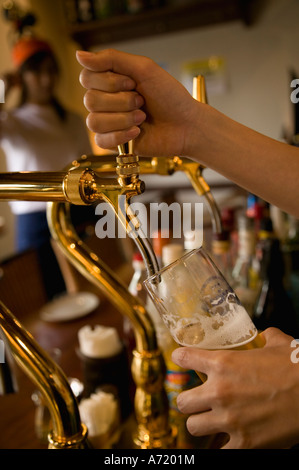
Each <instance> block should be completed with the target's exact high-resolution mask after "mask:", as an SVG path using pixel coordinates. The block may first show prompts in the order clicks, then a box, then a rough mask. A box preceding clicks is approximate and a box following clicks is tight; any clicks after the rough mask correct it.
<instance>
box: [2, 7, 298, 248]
mask: <svg viewBox="0 0 299 470" xmlns="http://www.w3.org/2000/svg"><path fill="white" fill-rule="evenodd" d="M23 3H28V4H29V3H31V4H32V7H33V9H34V11H36V13H37V14H38V16H39V19H40V22H39V26H38V31H39V32H40V34H42V35H43V36H45V37H47V38H48V39H49V40H51V41H52V42H53V45H54V47H55V50H56V52H57V55H58V57H59V59H60V63H61V67H62V80H61V83H60V87H59V96H60V97H61V98H62V99H63V101H64V102H65V104H66V105H69V106H71V107H72V108H73V109H75V110H77V111H79V112H82V113H83V114H84V113H85V111H84V109H83V105H82V97H83V90H82V89H81V86H80V84H79V83H78V76H79V72H80V67H79V65H77V63H76V61H75V50H76V49H77V47H78V46H77V45H76V44H74V43H73V42H72V41H71V40H69V38H68V37H67V34H66V29H65V24H64V16H63V9H62V1H61V0H51V1H48V0H31V2H30V0H23ZM267 4H268V7H267V9H266V10H265V12H264V13H263V15H262V16H261V18H260V20H259V21H258V23H257V24H256V25H254V26H253V27H251V28H247V27H245V26H244V25H243V24H242V23H241V22H232V23H229V24H224V25H217V26H212V27H206V28H201V29H198V30H197V29H193V30H189V31H183V32H180V33H173V34H169V35H162V36H155V37H152V38H145V39H141V40H138V41H136V40H134V41H123V42H121V43H117V44H108V45H107V47H108V46H111V47H116V48H119V49H122V50H125V51H127V52H132V53H137V54H143V55H147V56H149V57H152V58H153V59H154V60H156V61H158V62H159V63H162V64H164V65H165V66H166V67H167V69H168V70H169V72H170V73H171V74H173V75H174V76H175V77H176V78H178V79H179V80H181V79H182V76H183V74H182V64H183V63H184V62H186V61H189V60H197V59H201V58H206V57H209V56H210V55H220V56H223V57H224V58H225V59H226V62H227V74H228V83H229V88H228V90H227V91H226V92H225V93H223V94H221V95H215V96H210V97H209V101H210V104H212V105H213V106H215V107H216V108H217V109H219V110H220V111H222V112H224V113H225V114H227V115H229V116H230V117H231V118H233V119H236V120H238V121H240V122H242V123H243V124H245V125H248V126H249V127H252V128H254V129H256V130H257V131H259V132H262V133H264V134H267V135H269V136H271V137H273V138H275V139H280V138H281V137H282V131H283V128H284V127H289V126H290V124H292V122H291V118H292V115H291V102H290V99H289V96H290V92H291V89H290V77H289V73H288V71H289V68H290V67H294V68H295V70H296V71H297V75H298V77H299V47H298V44H299V28H298V18H299V2H298V1H297V0H283V1H282V0H268V2H267ZM0 47H1V59H0V73H2V72H3V71H4V70H7V69H8V68H9V67H10V66H11V63H10V57H9V49H8V46H7V25H6V24H4V22H3V19H2V18H0ZM95 49H98V48H96V47H95ZM215 132H216V130H215ZM3 161H4V159H3V156H2V155H1V156H0V169H1V171H2V170H3V168H4V163H3ZM249 165H250V163H249ZM214 177H215V174H211V178H214ZM216 177H217V175H216ZM207 179H208V178H207ZM0 214H4V216H5V217H6V218H7V226H8V231H7V236H4V237H2V238H0V257H2V256H3V255H4V254H7V253H9V252H10V251H11V250H12V234H13V225H12V218H11V216H10V214H9V211H8V209H7V208H6V204H5V203H1V207H0Z"/></svg>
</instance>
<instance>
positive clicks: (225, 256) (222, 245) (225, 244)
mask: <svg viewBox="0 0 299 470" xmlns="http://www.w3.org/2000/svg"><path fill="white" fill-rule="evenodd" d="M211 251H212V255H211V258H212V260H213V261H214V263H215V264H216V266H217V268H218V269H219V270H220V271H221V273H222V274H223V276H224V277H225V279H226V280H227V282H228V283H229V284H230V285H232V284H233V277H232V270H233V264H232V257H231V241H230V234H229V232H227V231H223V232H222V233H215V234H213V239H212V246H211Z"/></svg>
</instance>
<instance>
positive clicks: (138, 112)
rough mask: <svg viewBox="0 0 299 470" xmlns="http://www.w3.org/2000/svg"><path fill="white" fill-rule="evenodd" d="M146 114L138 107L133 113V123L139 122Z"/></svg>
mask: <svg viewBox="0 0 299 470" xmlns="http://www.w3.org/2000/svg"><path fill="white" fill-rule="evenodd" d="M145 118H146V116H145V113H144V112H143V111H141V110H140V109H137V110H136V111H135V113H134V123H135V124H141V123H142V122H143V121H144V120H145Z"/></svg>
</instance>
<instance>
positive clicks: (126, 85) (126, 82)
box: [123, 78, 136, 90]
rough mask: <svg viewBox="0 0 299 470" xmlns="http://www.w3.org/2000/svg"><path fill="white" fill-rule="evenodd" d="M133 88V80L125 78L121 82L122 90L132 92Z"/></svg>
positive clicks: (134, 84) (134, 85)
mask: <svg viewBox="0 0 299 470" xmlns="http://www.w3.org/2000/svg"><path fill="white" fill-rule="evenodd" d="M135 87H136V83H135V82H134V80H132V78H126V79H125V80H124V81H123V89H124V90H134V88H135Z"/></svg>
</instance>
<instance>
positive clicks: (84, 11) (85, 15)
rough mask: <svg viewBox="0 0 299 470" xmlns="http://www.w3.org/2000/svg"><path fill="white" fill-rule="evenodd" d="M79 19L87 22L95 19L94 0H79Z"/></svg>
mask: <svg viewBox="0 0 299 470" xmlns="http://www.w3.org/2000/svg"><path fill="white" fill-rule="evenodd" d="M77 14H78V20H79V21H80V22H82V23H87V22H88V21H92V20H93V19H94V9H93V2H92V1H91V0H77Z"/></svg>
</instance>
